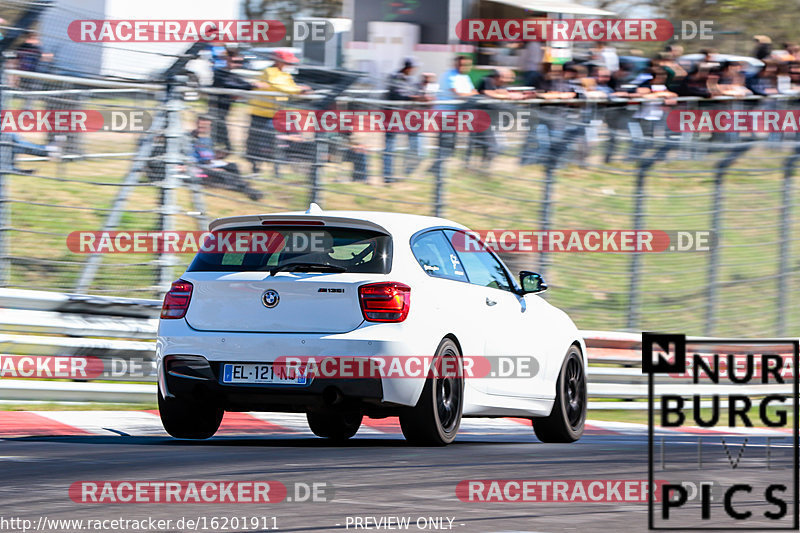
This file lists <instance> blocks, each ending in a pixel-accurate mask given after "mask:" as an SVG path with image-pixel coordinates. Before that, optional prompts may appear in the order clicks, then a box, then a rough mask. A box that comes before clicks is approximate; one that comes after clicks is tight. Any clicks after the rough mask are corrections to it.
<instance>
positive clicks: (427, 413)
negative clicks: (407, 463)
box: [400, 339, 464, 446]
mask: <svg viewBox="0 0 800 533" xmlns="http://www.w3.org/2000/svg"><path fill="white" fill-rule="evenodd" d="M433 369H434V375H432V376H429V377H428V378H427V379H426V380H425V387H424V388H423V389H422V395H421V396H420V398H419V401H418V402H417V405H416V406H414V407H412V408H409V409H408V410H407V411H406V412H405V413H403V414H401V415H400V428H401V429H402V430H403V435H404V436H405V438H406V440H407V441H409V442H411V443H413V444H420V445H423V446H444V445H446V444H450V443H451V442H453V440H455V438H456V434H457V433H458V427H459V426H460V425H461V411H462V408H463V403H464V401H463V400H464V377H463V371H462V367H461V356H460V355H459V352H458V347H457V346H456V344H455V343H454V342H453V341H452V340H450V339H444V340H442V342H441V343H439V347H438V348H437V349H436V355H435V357H434V365H433Z"/></svg>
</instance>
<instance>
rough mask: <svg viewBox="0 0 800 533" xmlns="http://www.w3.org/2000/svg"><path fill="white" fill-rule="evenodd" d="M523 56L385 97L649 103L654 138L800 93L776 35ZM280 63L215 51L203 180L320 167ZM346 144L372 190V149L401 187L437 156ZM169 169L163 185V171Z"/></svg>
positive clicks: (32, 60) (27, 65) (200, 143)
mask: <svg viewBox="0 0 800 533" xmlns="http://www.w3.org/2000/svg"><path fill="white" fill-rule="evenodd" d="M513 46H518V47H519V48H521V49H520V50H519V53H518V55H517V57H518V58H519V63H518V65H517V67H518V68H517V69H516V71H514V70H512V69H510V68H503V67H497V68H494V69H489V70H488V72H485V71H484V72H482V73H481V75H479V76H476V75H475V74H476V70H475V67H474V66H473V64H472V60H471V58H470V57H469V56H465V55H458V56H456V57H455V58H454V61H453V65H452V68H451V69H449V70H448V71H446V72H445V73H443V74H442V75H440V76H437V75H436V74H434V73H432V72H419V71H420V66H421V65H420V64H419V63H418V61H417V60H416V59H415V58H413V57H409V58H405V59H404V60H403V61H402V62H401V63H400V65H399V68H398V70H397V71H396V72H394V73H392V74H391V75H389V76H388V78H387V79H386V81H385V85H384V87H383V88H384V89H385V93H384V96H383V97H382V99H384V100H386V101H387V102H388V103H387V107H393V106H396V107H398V108H403V109H409V108H415V107H422V106H436V108H437V109H456V108H458V107H459V106H463V105H469V106H470V107H478V108H480V107H481V106H486V107H487V108H488V109H492V107H491V106H492V104H491V103H492V102H494V103H495V104H496V105H505V104H507V103H508V102H509V101H513V100H524V99H532V98H536V99H542V100H548V101H561V100H563V101H572V100H575V99H578V100H591V101H603V100H607V101H614V102H619V101H631V100H636V101H638V105H637V106H636V110H635V112H633V113H632V119H633V120H634V121H636V122H638V123H639V124H641V125H642V130H643V131H644V133H645V134H652V126H653V125H654V124H655V123H658V122H660V121H662V120H663V118H664V115H665V112H666V111H667V110H668V108H669V107H670V106H673V105H675V104H676V102H677V100H676V99H677V98H678V97H683V96H692V97H700V98H713V97H721V96H726V97H745V96H749V95H757V96H770V95H800V45H797V44H794V43H783V44H782V45H781V46H775V45H773V43H772V42H771V40H770V38H769V37H767V36H765V35H757V36H755V37H754V49H753V52H752V57H751V58H746V57H741V56H731V55H727V54H720V53H717V52H716V51H714V50H711V49H706V50H701V52H700V53H699V54H693V55H684V50H683V47H682V46H680V45H674V44H671V45H667V46H666V47H664V48H663V50H661V51H660V52H658V53H657V54H655V55H653V56H652V57H650V58H646V57H644V56H643V55H642V54H640V53H636V52H629V53H628V55H620V54H618V52H617V50H616V49H615V48H614V47H613V46H610V45H609V44H607V43H596V44H595V45H593V46H592V47H591V48H590V49H589V50H585V51H583V53H576V54H575V59H573V60H570V61H567V62H566V63H559V62H556V61H554V60H553V58H552V57H549V52H548V50H547V48H546V46H544V45H543V43H539V42H530V43H523V44H518V45H513ZM270 59H271V60H272V64H271V66H269V67H268V68H266V69H264V70H263V72H261V73H260V75H258V76H255V77H254V76H247V75H244V74H243V70H242V69H243V68H245V65H244V58H243V56H242V53H241V52H240V51H239V50H238V49H236V48H225V47H221V46H217V47H214V49H213V50H212V57H211V65H212V68H213V82H212V83H211V87H210V88H209V90H208V108H207V111H206V112H204V113H203V112H201V114H202V117H200V118H199V119H198V121H197V123H196V125H195V127H194V129H193V130H192V133H191V135H190V136H189V137H190V142H189V143H188V145H187V146H189V145H191V146H190V148H189V149H187V150H186V153H185V155H186V157H187V161H188V162H189V164H190V165H193V174H194V175H196V176H200V177H201V178H202V180H203V182H204V183H205V184H207V185H208V186H214V187H224V188H228V189H232V190H237V191H240V192H242V193H244V194H246V195H248V196H249V197H250V198H251V199H254V200H255V199H258V198H260V194H259V193H258V191H257V190H256V189H255V188H253V187H252V186H251V185H250V184H249V183H248V181H247V179H249V178H247V177H246V176H244V175H243V173H242V172H241V171H240V169H239V165H237V164H236V163H233V162H231V161H230V158H231V157H232V156H234V155H235V154H241V155H242V159H243V160H244V161H246V162H247V165H246V166H248V167H249V170H250V171H251V175H252V176H253V177H255V176H258V175H260V174H261V173H262V171H263V170H264V166H265V164H266V165H267V167H268V168H269V167H271V170H272V173H273V174H274V175H275V176H276V177H279V176H280V173H281V166H286V164H287V163H290V162H291V161H292V160H294V161H297V160H300V161H303V160H308V153H307V151H308V150H310V149H311V148H312V147H313V145H314V142H315V141H317V140H318V139H314V140H309V139H308V138H307V137H305V138H304V137H303V136H301V135H289V134H285V133H280V132H277V131H276V129H275V126H274V124H273V119H274V117H275V114H276V112H277V111H278V110H280V109H283V108H286V107H287V105H290V104H289V103H288V102H289V100H290V98H291V97H292V96H293V95H300V94H307V93H310V92H312V91H311V88H310V87H308V86H305V85H300V84H297V83H295V81H294V78H293V76H292V74H291V73H290V72H291V67H292V66H293V65H295V64H297V63H298V62H299V61H298V59H297V57H295V56H294V55H293V54H292V53H291V52H289V51H287V50H285V49H277V50H275V51H274V52H273V53H272V55H271V57H270ZM51 61H52V54H48V53H45V52H44V51H43V50H42V47H41V45H40V43H39V40H38V37H37V36H36V35H35V34H33V33H32V34H30V35H29V36H28V37H27V38H26V39H25V40H24V41H23V42H22V43H21V44H20V45H19V46H18V47H17V49H16V54H15V58H14V60H13V62H12V63H11V64H10V66H12V67H14V68H17V69H20V70H27V71H42V70H46V65H47V64H48V63H49V62H51ZM473 80H477V83H474V82H473ZM17 85H18V87H19V88H20V89H23V90H24V89H29V90H30V89H36V88H37V84H36V80H35V79H32V78H20V80H19V81H18V83H17ZM217 89H235V90H239V91H252V90H258V91H270V92H272V93H282V94H284V95H285V96H275V95H274V94H273V95H269V96H268V95H257V96H256V95H253V97H252V98H246V99H245V98H242V97H241V96H237V95H236V93H230V92H227V93H226V92H224V91H223V92H220V91H216V92H215V90H217ZM240 99H241V100H242V102H243V103H244V105H245V106H246V110H247V115H248V116H249V124H248V125H247V127H246V129H243V130H242V131H243V133H244V134H243V135H242V136H241V137H239V136H235V138H234V139H232V138H231V134H230V132H229V123H230V116H229V115H230V111H231V107H232V105H233V104H234V102H236V101H237V100H240ZM445 101H446V102H445ZM453 101H459V102H462V103H457V102H453ZM487 102H489V103H488V104H487ZM24 104H25V106H26V107H29V106H30V104H31V102H30V98H24ZM291 105H294V104H291ZM336 137H337V138H336V139H335V142H331V143H329V144H330V146H331V148H330V149H329V150H328V151H327V156H326V157H333V156H336V155H337V154H338V157H339V159H338V161H340V162H341V163H352V165H353V172H352V177H353V179H354V180H356V181H366V180H367V178H368V176H369V175H370V173H369V168H368V165H369V158H368V153H369V151H370V150H375V149H381V150H382V158H381V162H382V172H381V176H382V178H383V181H384V182H385V183H393V182H395V181H397V180H398V179H399V177H400V176H408V175H411V174H412V173H414V172H415V171H416V170H417V169H419V168H420V166H421V162H422V160H423V159H425V158H426V157H427V155H428V151H429V147H428V146H426V144H427V142H426V139H425V138H424V137H423V136H421V135H420V134H419V133H392V132H389V133H385V134H384V135H383V136H382V138H383V146H382V148H377V147H375V145H374V144H375V143H374V138H375V137H373V142H372V143H365V142H363V139H362V138H361V137H359V136H357V135H348V134H346V133H344V134H339V135H337V136H336ZM456 139H457V135H456V134H455V133H448V132H444V133H441V134H439V135H438V138H437V140H436V146H435V150H436V152H435V154H434V157H433V158H432V159H433V163H432V164H431V165H430V166H429V167H428V168H427V170H428V171H431V172H433V173H436V172H438V171H439V169H440V168H441V165H442V163H443V162H444V161H446V160H447V159H449V158H450V157H451V156H452V154H453V152H454V150H455V147H456ZM12 144H13V154H14V155H17V154H21V153H27V154H31V155H37V156H48V155H49V156H52V155H54V154H55V155H56V156H59V155H60V153H61V150H60V148H59V147H58V146H55V144H56V143H55V142H54V140H53V139H52V138H50V137H48V139H47V142H46V144H43V145H36V144H33V143H30V142H26V141H25V140H23V139H21V138H20V137H19V136H16V135H15V136H13V137H12ZM234 145H237V146H234ZM430 148H434V147H430ZM500 150H501V141H500V140H499V139H498V136H497V134H496V133H495V132H494V131H493V130H487V131H484V132H477V133H473V134H471V135H470V136H469V141H468V143H467V153H466V160H467V163H469V160H470V158H471V157H472V155H473V154H477V155H478V156H480V157H481V158H482V160H483V161H484V162H487V161H488V162H491V161H492V160H493V159H494V158H495V156H496V155H497V154H498V153H499V151H500ZM401 152H402V153H404V157H403V161H402V166H401V168H400V169H399V171H400V173H398V168H397V165H396V160H397V159H398V155H399V154H400V153H401ZM315 153H316V152H315ZM240 165H241V163H240ZM242 166H244V165H242ZM157 170H158V172H156V174H159V175H160V173H161V172H162V171H163V169H157ZM151 179H152V176H151Z"/></svg>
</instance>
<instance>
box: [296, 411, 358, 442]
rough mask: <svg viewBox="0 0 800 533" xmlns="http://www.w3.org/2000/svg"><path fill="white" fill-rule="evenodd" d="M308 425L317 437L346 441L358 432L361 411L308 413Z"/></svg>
mask: <svg viewBox="0 0 800 533" xmlns="http://www.w3.org/2000/svg"><path fill="white" fill-rule="evenodd" d="M306 418H307V419H308V427H309V428H311V431H312V432H313V433H314V435H316V436H317V437H323V438H326V439H330V440H332V441H336V442H344V441H346V440H347V439H349V438H350V437H352V436H353V435H355V434H356V432H358V428H360V427H361V420H362V419H363V418H364V417H363V415H362V414H361V413H337V412H324V411H316V412H310V413H307V414H306Z"/></svg>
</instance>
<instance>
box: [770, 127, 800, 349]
mask: <svg viewBox="0 0 800 533" xmlns="http://www.w3.org/2000/svg"><path fill="white" fill-rule="evenodd" d="M798 159H800V143H798V144H797V145H796V146H795V149H794V153H792V155H791V156H789V157H788V158H786V163H785V164H784V167H783V187H782V189H781V193H782V195H781V199H782V201H781V210H780V216H779V219H780V222H779V223H780V229H779V230H778V231H779V233H778V240H779V241H780V244H779V246H780V253H779V256H778V306H777V307H778V309H777V312H778V316H777V317H776V327H775V329H776V330H777V331H776V333H777V335H778V336H779V337H783V336H785V335H786V334H787V331H786V315H787V314H788V313H789V272H790V270H791V265H790V264H789V262H790V258H789V253H790V251H791V250H790V247H789V243H790V242H791V239H790V237H791V227H792V180H793V177H794V167H795V165H796V164H797V160H798Z"/></svg>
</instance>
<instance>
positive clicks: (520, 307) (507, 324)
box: [445, 230, 529, 396]
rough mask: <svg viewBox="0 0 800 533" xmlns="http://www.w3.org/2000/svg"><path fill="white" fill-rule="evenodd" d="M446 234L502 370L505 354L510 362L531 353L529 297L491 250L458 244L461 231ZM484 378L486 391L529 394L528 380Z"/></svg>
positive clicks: (487, 344)
mask: <svg viewBox="0 0 800 533" xmlns="http://www.w3.org/2000/svg"><path fill="white" fill-rule="evenodd" d="M445 233H446V234H447V236H448V239H449V240H450V242H451V244H453V245H454V248H456V249H457V252H456V253H457V255H458V257H459V260H460V262H461V264H462V265H463V267H464V271H465V272H466V274H467V278H468V279H469V285H470V288H469V292H470V296H469V297H470V299H471V300H472V301H473V302H474V305H476V306H477V307H479V308H482V309H483V312H482V313H481V314H482V316H483V319H482V324H481V331H482V334H483V336H484V338H483V343H484V353H485V355H487V356H490V357H491V358H492V359H493V368H494V369H495V370H500V368H498V367H497V366H496V365H497V362H498V361H499V358H501V357H502V358H506V361H507V362H510V361H513V360H514V359H513V358H514V357H516V356H521V355H529V354H527V353H526V351H527V350H526V348H527V347H526V346H525V344H524V343H522V342H520V334H521V333H520V332H521V330H522V327H523V313H524V311H525V300H524V299H523V298H522V297H521V296H520V295H518V294H517V293H516V292H515V289H516V287H515V285H514V282H513V281H512V280H511V278H510V277H509V275H508V272H507V271H506V268H505V267H504V266H503V264H502V263H501V262H500V260H499V259H497V258H496V257H495V256H494V255H493V254H492V253H491V252H489V251H488V250H470V251H466V250H464V247H463V246H457V245H455V242H458V240H459V239H458V238H456V235H457V233H458V232H457V231H455V230H446V231H445ZM454 240H455V242H454ZM480 381H481V384H480V385H479V388H480V389H481V390H484V391H485V392H489V393H492V394H495V393H502V394H510V395H512V396H524V395H527V387H526V385H527V384H528V383H527V382H526V380H519V379H515V378H513V377H500V376H494V377H492V376H489V377H487V378H482V379H481V380H480Z"/></svg>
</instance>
